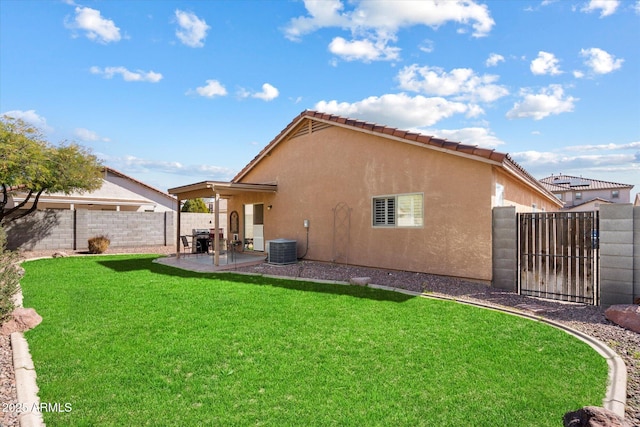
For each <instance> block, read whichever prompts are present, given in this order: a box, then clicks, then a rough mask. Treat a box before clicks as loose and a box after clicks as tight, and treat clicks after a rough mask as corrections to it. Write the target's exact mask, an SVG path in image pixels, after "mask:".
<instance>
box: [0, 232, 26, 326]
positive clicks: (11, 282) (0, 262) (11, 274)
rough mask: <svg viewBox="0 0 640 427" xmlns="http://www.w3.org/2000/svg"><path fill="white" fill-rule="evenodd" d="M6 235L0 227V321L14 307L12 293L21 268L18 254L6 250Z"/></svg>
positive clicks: (16, 288) (15, 289)
mask: <svg viewBox="0 0 640 427" xmlns="http://www.w3.org/2000/svg"><path fill="white" fill-rule="evenodd" d="M6 247H7V235H6V233H5V231H4V229H3V228H2V227H0V323H2V322H3V321H4V320H5V319H6V318H7V317H8V316H9V314H11V312H12V311H13V309H14V304H13V295H14V294H15V293H16V291H17V290H18V285H19V284H20V277H21V276H22V274H21V271H22V268H21V267H20V266H19V265H18V256H17V254H16V253H15V252H11V251H8V250H7V249H6Z"/></svg>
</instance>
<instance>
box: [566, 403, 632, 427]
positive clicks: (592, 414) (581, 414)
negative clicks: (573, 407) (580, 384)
mask: <svg viewBox="0 0 640 427" xmlns="http://www.w3.org/2000/svg"><path fill="white" fill-rule="evenodd" d="M562 421H563V425H564V426H565V427H631V424H629V423H627V422H626V421H625V420H624V419H623V418H621V417H620V416H618V415H616V414H615V413H613V412H611V411H609V410H607V409H604V408H601V407H599V406H585V407H584V408H581V409H578V410H577V411H572V412H567V413H566V414H564V417H563V419H562Z"/></svg>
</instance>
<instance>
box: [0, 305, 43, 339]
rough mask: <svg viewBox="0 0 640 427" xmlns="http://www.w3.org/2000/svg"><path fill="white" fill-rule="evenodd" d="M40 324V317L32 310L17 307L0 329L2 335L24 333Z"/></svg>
mask: <svg viewBox="0 0 640 427" xmlns="http://www.w3.org/2000/svg"><path fill="white" fill-rule="evenodd" d="M40 322H42V317H41V316H40V315H39V314H38V313H36V311H35V310H34V309H33V308H23V307H18V308H16V309H15V310H13V311H12V312H11V316H10V317H9V320H7V321H6V322H5V323H4V324H3V325H2V328H1V331H0V332H1V333H2V335H9V334H12V333H14V332H24V331H27V330H29V329H32V328H35V327H36V326H38V325H39V324H40Z"/></svg>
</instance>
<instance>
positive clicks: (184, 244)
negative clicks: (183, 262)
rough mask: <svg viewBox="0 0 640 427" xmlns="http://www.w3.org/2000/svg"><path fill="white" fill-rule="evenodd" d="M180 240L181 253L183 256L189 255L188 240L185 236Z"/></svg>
mask: <svg viewBox="0 0 640 427" xmlns="http://www.w3.org/2000/svg"><path fill="white" fill-rule="evenodd" d="M180 239H181V240H182V253H183V254H185V255H186V254H187V253H190V252H191V247H190V246H189V239H187V236H180Z"/></svg>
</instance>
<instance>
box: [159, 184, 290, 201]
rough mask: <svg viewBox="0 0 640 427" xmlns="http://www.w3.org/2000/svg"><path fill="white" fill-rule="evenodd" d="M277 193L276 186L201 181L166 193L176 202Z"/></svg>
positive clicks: (171, 189)
mask: <svg viewBox="0 0 640 427" xmlns="http://www.w3.org/2000/svg"><path fill="white" fill-rule="evenodd" d="M277 191H278V185H277V184H247V183H240V182H224V181H202V182H197V183H195V184H189V185H183V186H181V187H175V188H170V189H169V190H168V193H169V194H172V195H174V196H176V197H177V198H178V200H188V199H196V198H199V197H215V196H216V195H217V196H219V197H220V198H222V199H228V198H231V197H233V196H237V195H240V194H246V193H275V192H277Z"/></svg>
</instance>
